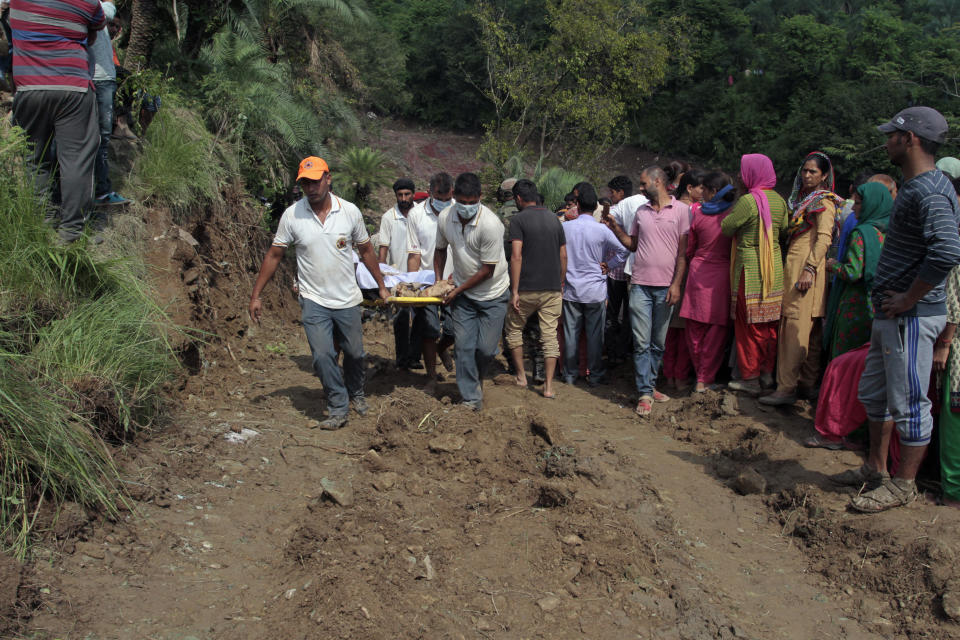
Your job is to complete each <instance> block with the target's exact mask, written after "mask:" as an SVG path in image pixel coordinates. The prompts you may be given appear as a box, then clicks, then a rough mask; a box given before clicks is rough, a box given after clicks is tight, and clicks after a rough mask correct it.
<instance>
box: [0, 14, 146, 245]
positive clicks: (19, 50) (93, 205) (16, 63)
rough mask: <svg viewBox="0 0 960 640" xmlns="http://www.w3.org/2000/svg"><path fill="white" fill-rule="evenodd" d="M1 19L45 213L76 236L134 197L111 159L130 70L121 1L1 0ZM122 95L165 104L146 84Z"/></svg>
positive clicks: (64, 238) (16, 111)
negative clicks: (120, 84)
mask: <svg viewBox="0 0 960 640" xmlns="http://www.w3.org/2000/svg"><path fill="white" fill-rule="evenodd" d="M0 24H2V26H3V29H4V34H5V36H6V39H7V43H8V45H9V51H10V53H9V55H8V57H7V60H8V61H9V66H10V68H9V69H6V68H4V69H3V71H4V75H5V77H8V78H9V80H10V83H9V84H10V85H11V88H12V89H13V90H14V98H13V124H15V125H17V126H19V127H20V128H22V129H23V130H24V132H25V133H26V138H27V140H28V142H29V143H30V147H31V155H30V157H29V158H28V165H29V168H30V171H31V174H32V175H33V176H34V179H35V185H36V190H37V193H38V196H39V197H40V198H41V201H42V202H43V203H44V206H45V207H46V216H45V217H46V221H47V222H48V223H49V224H50V225H51V226H52V227H53V228H54V229H56V231H57V236H58V239H59V242H60V243H61V244H70V243H72V242H75V241H77V240H78V239H80V238H81V237H82V235H83V233H84V230H85V228H86V226H87V225H88V224H89V223H93V224H94V227H95V228H97V229H99V228H102V226H103V224H104V223H105V221H106V213H105V212H106V211H108V210H109V207H113V206H118V205H120V206H122V205H125V204H127V203H128V202H129V200H127V199H126V198H124V197H123V196H121V195H119V194H118V193H117V192H116V191H114V189H113V185H112V183H111V180H110V167H109V147H110V140H111V137H112V136H113V132H114V127H115V125H116V117H115V115H116V111H115V102H116V100H117V77H118V73H124V71H123V69H122V68H121V67H120V65H119V61H118V59H117V55H116V51H115V49H114V46H113V42H112V40H113V38H115V37H116V36H117V35H118V33H119V32H120V30H121V26H120V23H119V19H118V18H117V8H116V5H115V3H114V2H113V0H103V1H100V0H2V1H0ZM6 64H7V63H6V62H5V63H4V65H5V66H6ZM8 71H9V72H10V73H9V74H8V73H7V72H8ZM123 102H124V103H125V105H126V108H127V110H130V106H131V104H136V105H137V106H138V107H142V109H145V110H147V111H151V110H152V111H153V112H155V111H156V109H157V107H158V106H159V100H158V99H157V98H153V97H151V96H147V95H146V94H144V93H143V92H138V93H137V94H136V95H129V96H127V99H126V100H124V101H123ZM141 102H142V103H143V104H142V105H141V104H140V103H141ZM141 122H144V121H143V120H141Z"/></svg>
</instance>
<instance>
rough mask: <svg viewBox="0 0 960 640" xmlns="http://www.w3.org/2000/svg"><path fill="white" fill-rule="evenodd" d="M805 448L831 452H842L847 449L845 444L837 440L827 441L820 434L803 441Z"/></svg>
mask: <svg viewBox="0 0 960 640" xmlns="http://www.w3.org/2000/svg"><path fill="white" fill-rule="evenodd" d="M803 446H805V447H807V448H808V449H829V450H830V451H840V450H841V449H844V448H845V445H844V443H843V442H842V441H841V442H836V441H835V440H827V439H826V438H824V437H823V436H821V435H820V434H817V435H813V436H810V437H809V438H807V439H806V440H804V441H803Z"/></svg>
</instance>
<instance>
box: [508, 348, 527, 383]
mask: <svg viewBox="0 0 960 640" xmlns="http://www.w3.org/2000/svg"><path fill="white" fill-rule="evenodd" d="M510 359H511V360H512V361H513V368H514V369H515V370H516V372H517V376H516V381H517V386H518V387H525V386H527V371H526V370H525V369H524V368H523V345H522V344H521V345H520V346H519V347H514V348H512V349H510Z"/></svg>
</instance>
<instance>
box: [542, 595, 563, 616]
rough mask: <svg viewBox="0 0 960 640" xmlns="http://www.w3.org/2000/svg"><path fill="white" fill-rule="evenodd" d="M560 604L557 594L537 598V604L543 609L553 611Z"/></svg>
mask: <svg viewBox="0 0 960 640" xmlns="http://www.w3.org/2000/svg"><path fill="white" fill-rule="evenodd" d="M560 604H561V601H560V598H558V597H557V596H547V597H546V598H540V599H539V600H537V606H538V607H540V608H541V609H542V610H543V611H545V612H547V611H554V610H555V609H556V608H557V607H559V606H560Z"/></svg>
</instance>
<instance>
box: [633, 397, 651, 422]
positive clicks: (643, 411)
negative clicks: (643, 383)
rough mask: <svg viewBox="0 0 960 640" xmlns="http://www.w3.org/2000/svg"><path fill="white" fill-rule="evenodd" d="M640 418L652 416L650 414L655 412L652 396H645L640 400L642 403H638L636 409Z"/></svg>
mask: <svg viewBox="0 0 960 640" xmlns="http://www.w3.org/2000/svg"><path fill="white" fill-rule="evenodd" d="M634 411H635V412H636V414H637V415H638V416H642V417H644V418H645V417H647V416H649V415H650V412H651V411H653V398H651V397H650V396H643V397H642V398H640V401H639V402H638V403H637V408H636V409H634Z"/></svg>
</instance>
